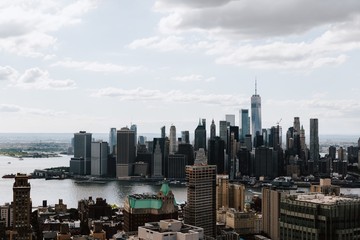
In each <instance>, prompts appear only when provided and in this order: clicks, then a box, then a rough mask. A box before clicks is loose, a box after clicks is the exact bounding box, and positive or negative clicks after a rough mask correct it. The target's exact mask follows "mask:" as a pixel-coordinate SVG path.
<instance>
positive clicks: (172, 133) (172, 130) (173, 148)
mask: <svg viewBox="0 0 360 240" xmlns="http://www.w3.org/2000/svg"><path fill="white" fill-rule="evenodd" d="M176 151H177V142H176V127H175V126H174V125H171V127H170V154H174V153H176Z"/></svg>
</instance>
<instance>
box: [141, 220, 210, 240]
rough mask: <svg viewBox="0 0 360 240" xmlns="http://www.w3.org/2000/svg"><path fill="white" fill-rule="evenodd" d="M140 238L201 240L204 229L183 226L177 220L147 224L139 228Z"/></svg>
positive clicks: (144, 239) (150, 239)
mask: <svg viewBox="0 0 360 240" xmlns="http://www.w3.org/2000/svg"><path fill="white" fill-rule="evenodd" d="M138 238H139V239H143V240H201V239H204V229H202V228H200V227H196V226H191V225H188V224H183V223H182V222H181V221H178V220H176V219H166V220H160V222H152V223H145V226H141V227H139V228H138Z"/></svg>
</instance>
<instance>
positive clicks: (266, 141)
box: [261, 128, 269, 147]
mask: <svg viewBox="0 0 360 240" xmlns="http://www.w3.org/2000/svg"><path fill="white" fill-rule="evenodd" d="M261 135H262V137H263V144H264V146H265V147H268V146H269V134H268V130H267V129H265V128H263V129H262V134H261Z"/></svg>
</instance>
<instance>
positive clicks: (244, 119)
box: [240, 109, 250, 142]
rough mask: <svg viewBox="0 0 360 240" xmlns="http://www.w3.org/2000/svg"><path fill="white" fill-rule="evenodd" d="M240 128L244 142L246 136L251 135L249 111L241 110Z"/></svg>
mask: <svg viewBox="0 0 360 240" xmlns="http://www.w3.org/2000/svg"><path fill="white" fill-rule="evenodd" d="M240 127H241V134H240V141H241V142H244V141H245V136H246V134H250V121H249V109H241V110H240Z"/></svg>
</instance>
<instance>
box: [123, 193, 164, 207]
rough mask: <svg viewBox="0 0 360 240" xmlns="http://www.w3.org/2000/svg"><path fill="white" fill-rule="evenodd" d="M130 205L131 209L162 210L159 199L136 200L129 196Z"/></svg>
mask: <svg viewBox="0 0 360 240" xmlns="http://www.w3.org/2000/svg"><path fill="white" fill-rule="evenodd" d="M129 203H130V207H131V208H137V209H139V208H152V209H160V208H161V206H162V201H161V200H159V199H149V198H145V199H136V198H133V197H130V196H129Z"/></svg>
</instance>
